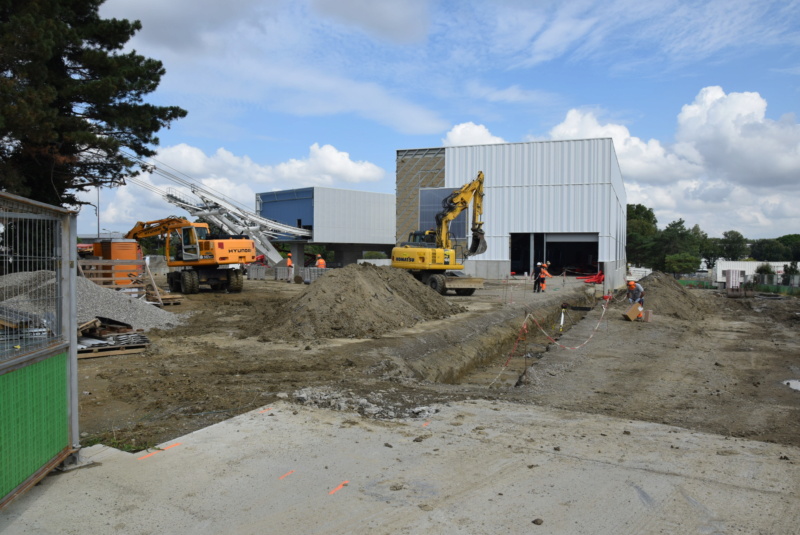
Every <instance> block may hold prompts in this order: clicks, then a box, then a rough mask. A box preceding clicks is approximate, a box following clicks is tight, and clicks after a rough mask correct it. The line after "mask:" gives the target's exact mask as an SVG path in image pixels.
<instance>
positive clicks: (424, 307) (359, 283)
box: [261, 264, 465, 340]
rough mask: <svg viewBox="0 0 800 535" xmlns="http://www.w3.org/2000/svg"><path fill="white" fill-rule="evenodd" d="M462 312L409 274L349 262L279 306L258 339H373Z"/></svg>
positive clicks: (390, 268)
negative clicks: (270, 326)
mask: <svg viewBox="0 0 800 535" xmlns="http://www.w3.org/2000/svg"><path fill="white" fill-rule="evenodd" d="M463 311H465V309H464V308H463V307H461V306H458V305H453V304H451V303H449V302H448V301H447V299H445V298H444V296H442V295H439V294H438V293H436V292H434V291H433V290H431V289H430V288H428V287H427V286H425V285H423V284H420V283H419V281H417V280H416V279H415V278H414V277H412V276H411V274H410V273H408V272H406V271H404V270H401V269H396V268H392V267H388V266H374V265H372V264H350V265H348V266H346V267H344V268H341V269H333V270H330V271H328V272H327V273H326V274H325V275H324V276H322V277H320V278H319V279H317V280H316V281H314V283H312V284H311V285H309V286H308V288H306V290H305V291H304V292H302V293H301V294H299V295H297V296H296V297H294V298H293V299H291V300H289V301H287V302H286V303H284V304H282V305H281V306H280V308H279V309H278V310H277V311H276V313H275V321H273V322H272V325H273V326H272V328H270V329H269V331H267V332H263V333H262V334H261V336H262V338H263V339H277V340H290V339H301V340H313V339H315V338H374V337H377V336H380V335H381V334H384V333H386V332H389V331H393V330H396V329H400V328H404V327H411V326H413V325H415V324H417V323H418V322H421V321H427V320H434V319H442V318H446V317H449V316H451V315H453V314H456V313H459V312H463Z"/></svg>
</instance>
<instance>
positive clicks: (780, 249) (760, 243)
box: [750, 240, 792, 261]
mask: <svg viewBox="0 0 800 535" xmlns="http://www.w3.org/2000/svg"><path fill="white" fill-rule="evenodd" d="M750 256H752V257H753V258H755V259H756V260H766V261H770V260H786V259H791V257H792V250H791V249H790V248H789V247H787V246H786V245H784V244H783V243H781V242H779V241H778V240H756V241H754V242H753V243H751V244H750Z"/></svg>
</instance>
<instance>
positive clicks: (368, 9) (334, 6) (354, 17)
mask: <svg viewBox="0 0 800 535" xmlns="http://www.w3.org/2000/svg"><path fill="white" fill-rule="evenodd" d="M311 5H312V6H313V7H314V8H315V9H316V10H317V11H318V12H320V13H322V14H324V15H328V16H331V17H333V18H334V19H337V20H339V21H342V22H345V23H347V24H351V25H353V26H356V27H358V28H361V29H362V30H365V31H366V32H368V33H370V34H372V35H374V36H377V37H380V38H382V39H388V40H390V41H394V42H396V43H402V44H406V43H416V42H420V41H423V40H424V39H425V37H426V36H427V34H428V27H429V25H430V20H429V14H428V1H427V0H381V1H380V2H375V1H374V0H311Z"/></svg>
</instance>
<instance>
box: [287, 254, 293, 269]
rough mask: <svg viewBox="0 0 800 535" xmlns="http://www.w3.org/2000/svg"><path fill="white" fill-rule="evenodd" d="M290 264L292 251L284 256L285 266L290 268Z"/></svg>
mask: <svg viewBox="0 0 800 535" xmlns="http://www.w3.org/2000/svg"><path fill="white" fill-rule="evenodd" d="M292 265H293V264H292V253H289V254H288V255H287V256H286V267H288V268H290V267H292Z"/></svg>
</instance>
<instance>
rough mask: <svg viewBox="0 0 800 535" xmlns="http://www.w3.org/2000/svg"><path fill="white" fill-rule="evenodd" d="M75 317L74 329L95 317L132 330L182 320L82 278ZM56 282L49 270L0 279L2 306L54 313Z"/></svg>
mask: <svg viewBox="0 0 800 535" xmlns="http://www.w3.org/2000/svg"><path fill="white" fill-rule="evenodd" d="M75 288H76V294H77V307H78V314H77V318H76V321H75V324H76V326H77V325H80V324H82V323H86V322H87V321H91V320H92V319H94V318H97V317H101V318H109V319H112V320H116V321H120V322H123V323H127V324H129V325H131V327H133V328H134V329H142V330H145V331H146V330H149V329H153V328H156V327H158V328H160V329H169V328H172V327H175V326H176V325H179V324H181V323H183V321H184V319H185V317H184V316H183V315H179V314H173V313H171V312H167V311H165V310H162V309H160V308H158V307H156V306H153V305H152V304H150V303H148V302H146V301H145V300H144V299H134V298H132V297H130V296H128V295H126V294H125V293H124V292H120V291H117V290H111V289H109V288H104V287H102V286H99V285H97V284H95V283H93V282H90V281H88V280H86V279H84V278H83V277H78V278H77V279H76V284H75ZM55 292H56V281H55V276H54V274H53V272H52V271H35V272H27V273H12V274H9V275H4V276H2V277H0V299H2V301H1V303H2V306H3V307H5V308H7V309H11V310H17V311H20V312H26V313H31V314H38V315H41V316H43V315H45V314H47V313H48V312H49V313H52V312H53V307H54V305H55V295H56V294H55Z"/></svg>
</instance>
